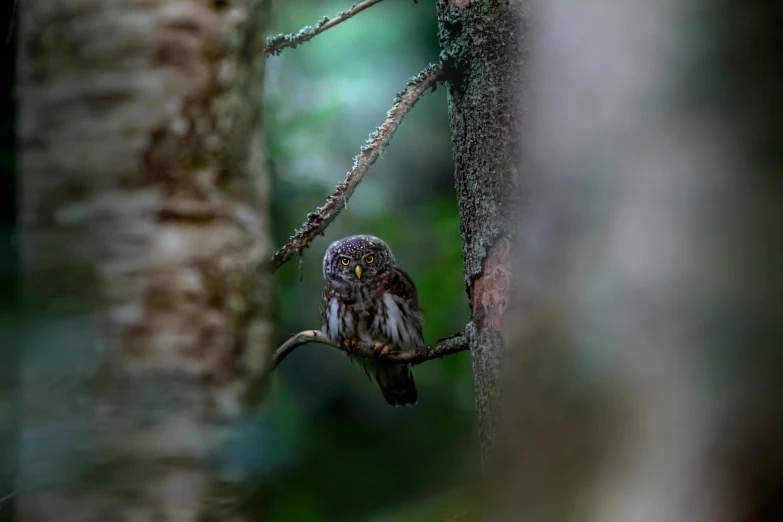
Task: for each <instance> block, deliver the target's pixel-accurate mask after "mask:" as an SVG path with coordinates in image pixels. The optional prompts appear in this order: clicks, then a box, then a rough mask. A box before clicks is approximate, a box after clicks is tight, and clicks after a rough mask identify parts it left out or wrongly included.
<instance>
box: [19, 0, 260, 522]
mask: <svg viewBox="0 0 783 522" xmlns="http://www.w3.org/2000/svg"><path fill="white" fill-rule="evenodd" d="M266 4H267V2H266V1H264V0H232V1H218V0H214V1H209V2H207V1H197V0H170V1H165V2H138V1H131V0H38V1H35V2H19V9H20V11H21V26H20V33H19V64H18V67H19V68H18V73H19V74H18V88H17V95H18V101H19V124H18V136H19V154H20V179H21V187H20V208H21V219H20V224H21V268H22V272H23V288H22V294H23V298H24V304H25V312H26V318H27V323H26V324H27V326H28V327H29V329H30V330H31V333H30V335H28V337H27V342H26V343H25V346H24V350H25V351H24V357H23V371H22V378H21V387H22V390H21V397H22V400H21V404H20V423H21V427H20V428H21V436H20V442H21V452H22V454H21V458H20V470H19V477H18V485H17V489H18V497H19V501H18V503H17V520H21V521H25V522H28V521H49V520H56V521H58V522H90V521H95V522H107V521H111V520H128V521H130V520H133V521H139V522H143V521H153V520H154V521H174V520H176V521H183V522H184V521H196V520H200V521H207V520H221V521H225V520H232V519H233V518H232V517H231V516H230V514H228V513H226V512H225V509H226V506H225V505H224V504H223V502H222V501H223V500H225V496H228V497H231V493H230V492H227V491H226V487H224V486H225V483H223V481H224V479H225V480H230V479H231V477H232V476H233V475H230V474H229V475H226V476H224V475H221V474H219V473H218V472H219V469H218V468H219V464H220V449H221V448H220V444H221V440H222V438H223V436H224V435H226V433H227V431H228V430H229V429H230V427H231V423H232V422H233V421H234V420H236V418H237V417H238V416H239V415H240V414H241V412H242V410H243V403H244V402H245V400H246V399H247V398H248V397H247V396H246V395H247V392H249V390H250V389H251V388H252V385H253V384H254V383H255V382H257V380H258V379H259V377H260V376H261V374H262V372H263V371H264V361H266V360H267V353H266V352H267V351H268V350H269V349H270V348H271V341H272V332H271V330H272V325H271V320H270V302H271V296H270V292H269V290H270V289H269V280H268V278H267V276H266V274H264V273H261V270H260V269H259V266H260V263H261V262H262V261H264V260H265V259H267V257H268V255H269V254H270V251H269V237H268V236H267V231H268V228H269V227H268V210H269V205H268V196H269V194H268V191H269V188H268V179H267V172H266V170H265V159H264V157H263V143H262V141H263V140H262V136H261V119H260V94H261V80H262V61H261V60H260V59H259V57H260V56H261V48H262V43H263V41H262V36H263V32H264V31H263V30H264V27H265V23H266V18H267V5H266ZM234 217H241V218H242V219H243V220H245V221H246V222H248V223H249V224H250V225H251V226H252V227H253V228H254V229H255V230H257V231H258V234H256V235H252V234H249V233H248V232H246V231H245V228H243V227H240V226H239V225H238V224H237V219H234ZM228 489H230V488H228Z"/></svg>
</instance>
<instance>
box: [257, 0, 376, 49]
mask: <svg viewBox="0 0 783 522" xmlns="http://www.w3.org/2000/svg"><path fill="white" fill-rule="evenodd" d="M379 2H381V0H364V2H359V3H358V4H355V5H353V6H351V8H350V9H346V10H345V11H343V12H341V13H337V14H336V15H334V16H333V17H331V18H329V17H328V16H324V17H323V18H322V19H321V21H320V22H318V23H317V24H315V25H308V26H306V27H303V28H302V29H301V30H300V31H299V32H298V33H288V34H285V33H281V34H278V35H276V36H272V37H270V38H268V39H267V41H266V46H265V47H264V54H271V55H275V54H280V52H281V51H282V50H283V49H285V48H286V47H291V48H292V49H293V48H295V47H296V46H297V45H300V44H303V43H305V42H307V41H309V40H310V39H311V38H313V37H314V36H316V35H319V34H321V33H323V32H324V31H326V30H327V29H331V28H332V27H334V26H335V25H338V24H341V23H343V22H344V21H346V20H348V19H349V18H351V17H352V16H353V15H355V14H358V13H361V12H362V11H364V10H365V9H367V8H368V7H370V6H373V5H375V4H377V3H379Z"/></svg>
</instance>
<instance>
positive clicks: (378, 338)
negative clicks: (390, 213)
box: [321, 235, 422, 406]
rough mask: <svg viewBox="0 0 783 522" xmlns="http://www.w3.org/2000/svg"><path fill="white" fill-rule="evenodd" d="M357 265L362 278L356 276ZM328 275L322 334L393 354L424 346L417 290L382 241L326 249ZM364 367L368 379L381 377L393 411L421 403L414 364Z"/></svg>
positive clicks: (351, 240) (355, 240) (346, 242)
mask: <svg viewBox="0 0 783 522" xmlns="http://www.w3.org/2000/svg"><path fill="white" fill-rule="evenodd" d="M368 256H372V257H368ZM345 260H347V262H348V264H347V265H344V264H343V263H345V262H346V261H345ZM368 261H371V262H368ZM357 265H359V266H360V268H361V277H359V276H358V275H357V273H356V266H357ZM323 270H324V279H325V280H326V283H325V285H324V291H323V295H322V299H321V325H322V326H321V330H322V331H323V332H324V333H325V334H326V335H328V336H329V337H330V338H331V339H332V340H335V341H337V342H340V343H342V342H345V341H346V340H351V339H356V340H360V341H364V342H367V343H371V344H373V345H376V344H378V345H387V346H389V348H390V349H391V350H392V351H398V350H408V349H412V348H415V347H417V346H420V345H421V344H422V335H421V322H422V315H421V310H420V308H419V301H418V296H417V293H416V286H415V285H414V283H413V281H412V280H411V278H410V276H408V274H407V273H405V271H404V270H402V269H401V268H399V267H398V266H397V265H396V262H395V260H394V256H393V255H392V253H391V250H390V249H389V247H388V246H387V245H386V243H384V242H383V241H382V240H380V239H378V238H377V237H374V236H367V235H361V236H352V237H348V238H345V239H341V240H339V241H335V242H334V243H332V244H331V245H330V246H329V248H328V249H327V250H326V254H325V255H324V264H323ZM360 363H361V364H362V365H363V366H364V368H365V371H366V372H367V375H370V376H372V377H374V378H375V381H376V382H377V383H378V386H379V387H380V388H381V392H383V397H384V398H385V399H386V402H388V403H389V404H391V405H392V406H408V405H411V406H412V405H414V404H416V401H417V398H418V393H417V391H416V384H415V382H414V380H413V374H412V372H411V368H410V365H407V364H394V365H392V364H385V363H383V361H367V360H361V361H360Z"/></svg>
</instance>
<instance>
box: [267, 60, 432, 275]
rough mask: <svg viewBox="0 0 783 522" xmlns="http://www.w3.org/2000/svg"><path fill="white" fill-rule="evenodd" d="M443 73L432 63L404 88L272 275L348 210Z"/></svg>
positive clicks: (280, 255) (279, 256)
mask: <svg viewBox="0 0 783 522" xmlns="http://www.w3.org/2000/svg"><path fill="white" fill-rule="evenodd" d="M442 74H443V66H442V65H441V64H432V65H430V66H428V67H427V68H426V69H424V70H423V71H422V72H420V73H419V74H417V75H416V76H414V77H413V78H412V79H411V80H410V81H409V82H408V85H406V86H405V89H403V90H402V91H401V92H399V93H398V94H397V96H396V97H395V98H394V103H393V104H392V106H391V109H389V112H387V113H386V118H385V119H384V120H383V123H381V126H380V127H378V128H377V129H376V130H374V131H373V132H372V133H371V134H370V136H369V137H368V138H367V141H366V142H365V144H364V146H363V147H362V148H361V150H360V151H359V154H358V155H357V156H356V157H355V158H354V160H353V167H351V170H349V171H348V174H347V175H346V176H345V179H344V180H343V181H341V182H340V183H339V184H338V185H337V187H335V189H334V191H332V193H331V194H330V195H329V197H328V198H326V203H324V205H323V206H322V207H318V208H316V209H315V211H314V212H311V213H309V214H308V215H307V220H306V221H305V222H304V224H303V225H302V227H301V228H299V229H298V230H297V231H296V232H295V233H294V235H293V236H291V237H290V238H289V240H288V242H287V243H286V244H285V245H284V246H283V247H282V248H281V249H280V250H278V251H277V252H275V254H274V256H273V257H272V260H271V265H272V266H271V270H272V272H274V271H276V270H277V269H278V268H280V266H282V265H283V264H284V263H285V262H287V261H288V260H290V259H291V258H292V257H293V256H294V254H296V253H297V252H300V253H301V251H302V250H303V249H304V248H307V246H308V245H309V244H310V242H311V241H312V240H313V239H315V237H316V236H317V235H318V234H321V233H322V232H323V231H324V230H325V229H326V227H327V226H328V225H329V224H330V223H331V222H332V221H333V220H334V218H335V217H337V214H339V213H340V211H341V210H342V209H343V208H345V205H346V204H347V202H348V199H349V198H350V197H351V195H352V194H353V192H354V190H356V187H357V186H358V185H359V183H360V182H361V181H362V179H363V178H364V175H365V173H366V172H367V170H368V169H369V168H370V166H372V164H373V163H375V160H376V159H378V157H379V156H380V155H381V153H382V152H383V150H384V149H385V148H386V145H387V144H388V143H389V140H391V137H392V136H393V135H394V131H396V130H397V127H398V126H399V125H400V122H402V119H403V118H404V117H405V115H406V114H407V113H408V111H410V110H411V108H412V107H413V106H414V105H415V104H416V102H417V101H418V100H419V98H420V97H421V95H422V94H423V93H424V91H426V90H427V88H429V87H433V88H434V87H435V85H436V82H437V81H438V80H439V79H441V76H442Z"/></svg>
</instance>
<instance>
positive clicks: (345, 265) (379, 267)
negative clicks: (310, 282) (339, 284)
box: [324, 235, 394, 283]
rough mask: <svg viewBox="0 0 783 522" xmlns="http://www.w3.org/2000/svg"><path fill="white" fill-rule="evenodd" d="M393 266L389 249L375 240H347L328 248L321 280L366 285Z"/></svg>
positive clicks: (367, 238) (351, 238)
mask: <svg viewBox="0 0 783 522" xmlns="http://www.w3.org/2000/svg"><path fill="white" fill-rule="evenodd" d="M392 266H394V256H393V255H392V253H391V250H390V249H389V246H388V245H387V244H386V243H384V242H383V241H382V240H381V239H378V238H377V237H375V236H365V235H361V236H351V237H346V238H345V239H339V240H337V241H335V242H334V243H332V244H331V245H329V248H327V249H326V254H325V255H324V277H325V278H326V279H340V280H343V281H347V282H354V283H357V282H361V283H368V282H370V281H372V280H373V279H374V278H375V277H376V276H378V275H379V274H382V273H384V272H385V271H386V270H388V269H389V268H390V267H392Z"/></svg>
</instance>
